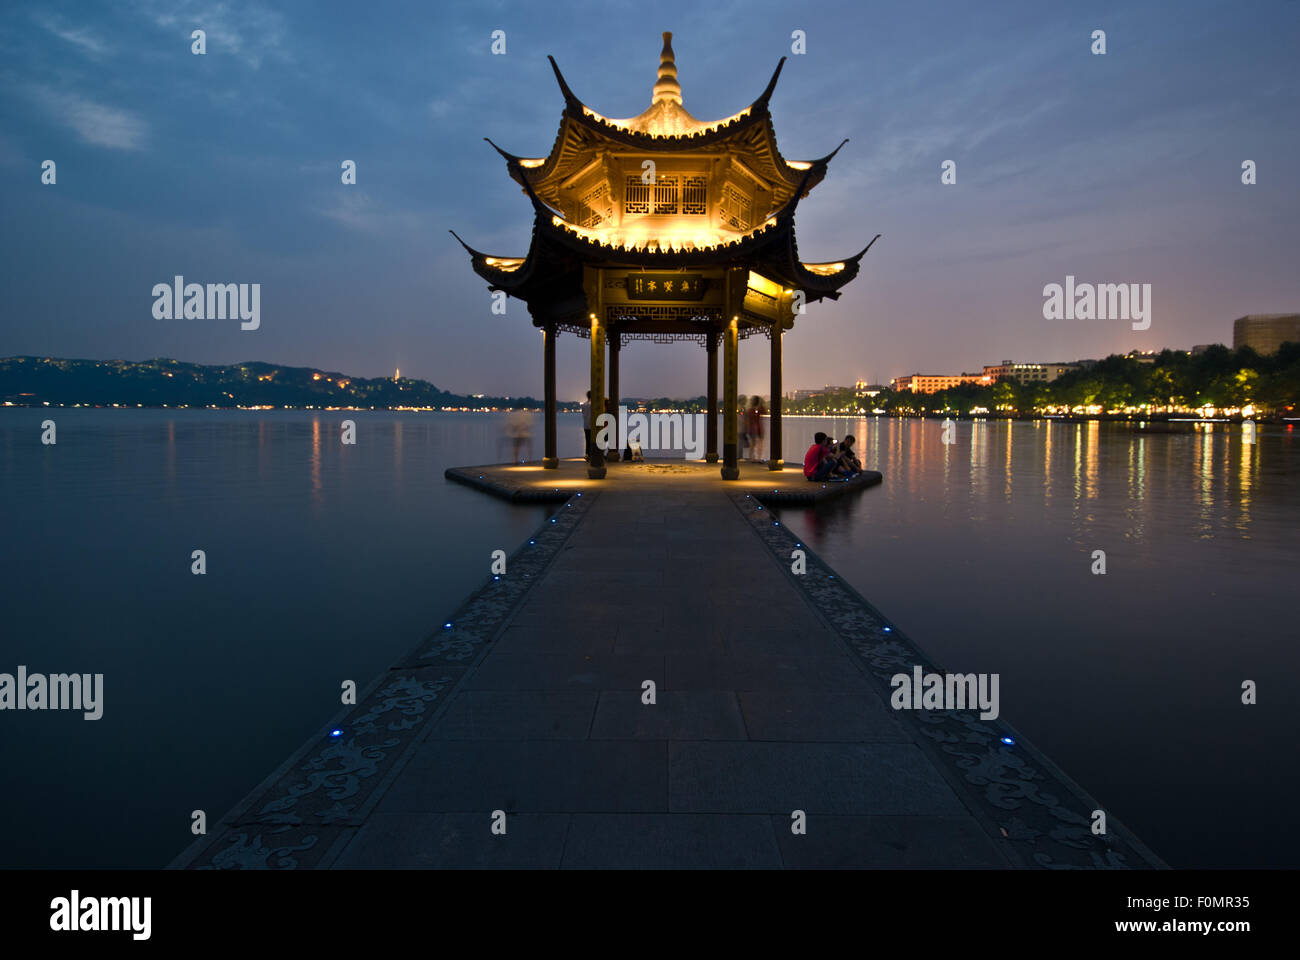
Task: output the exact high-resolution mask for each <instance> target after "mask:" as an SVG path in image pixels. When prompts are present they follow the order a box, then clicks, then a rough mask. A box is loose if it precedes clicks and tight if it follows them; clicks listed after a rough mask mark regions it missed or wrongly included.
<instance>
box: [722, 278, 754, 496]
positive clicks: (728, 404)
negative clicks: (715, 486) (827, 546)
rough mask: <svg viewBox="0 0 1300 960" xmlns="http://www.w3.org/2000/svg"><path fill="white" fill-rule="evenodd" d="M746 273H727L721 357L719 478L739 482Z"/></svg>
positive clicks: (747, 283)
mask: <svg viewBox="0 0 1300 960" xmlns="http://www.w3.org/2000/svg"><path fill="white" fill-rule="evenodd" d="M748 278H749V271H748V270H746V269H744V268H743V267H732V268H730V269H728V270H727V275H726V278H725V279H724V281H723V282H724V283H725V284H726V295H725V302H726V307H727V312H726V314H725V318H726V321H727V329H726V333H725V336H726V343H725V345H724V349H723V354H722V479H723V480H739V479H740V466H739V464H738V463H737V456H738V454H739V444H738V440H739V433H740V430H739V427H738V424H737V422H736V419H737V417H738V416H739V413H740V408H739V405H738V398H737V396H736V394H737V392H738V391H739V389H740V311H741V309H742V308H743V306H744V302H745V288H746V287H747V286H749V279H748Z"/></svg>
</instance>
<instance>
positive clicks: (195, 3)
mask: <svg viewBox="0 0 1300 960" xmlns="http://www.w3.org/2000/svg"><path fill="white" fill-rule="evenodd" d="M140 5H141V7H142V8H143V9H144V10H145V13H146V16H148V17H150V19H152V20H153V22H154V23H155V24H156V25H157V26H159V27H162V28H164V29H167V30H175V29H180V30H182V31H183V33H184V35H185V37H187V38H188V37H189V36H190V33H191V32H192V31H194V30H202V31H204V33H205V34H206V37H207V51H208V53H209V54H214V53H229V54H233V55H234V56H236V57H239V59H241V60H243V61H244V62H245V63H247V64H248V65H249V66H250V67H252V68H253V69H254V70H256V69H257V68H258V67H260V66H261V65H262V61H263V60H266V59H278V60H284V61H291V60H292V59H293V58H292V57H291V56H290V55H289V53H288V51H287V50H286V49H285V47H284V46H283V44H282V41H283V39H284V36H285V34H286V32H287V28H286V26H285V22H284V18H283V17H282V16H281V15H280V14H279V13H278V12H276V11H275V10H272V9H270V8H268V7H262V6H258V5H257V4H251V3H245V4H232V3H224V2H222V3H209V2H204V0H162V2H159V0H143V2H142V3H141V4H140Z"/></svg>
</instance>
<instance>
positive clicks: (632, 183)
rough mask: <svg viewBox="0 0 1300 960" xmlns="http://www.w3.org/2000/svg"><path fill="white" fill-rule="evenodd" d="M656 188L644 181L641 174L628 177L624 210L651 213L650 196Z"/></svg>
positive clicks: (626, 211)
mask: <svg viewBox="0 0 1300 960" xmlns="http://www.w3.org/2000/svg"><path fill="white" fill-rule="evenodd" d="M653 190H654V188H653V187H652V186H651V185H650V184H648V183H642V182H641V178H640V177H639V176H632V177H628V178H627V187H626V189H625V190H624V193H623V212H624V213H649V212H650V197H651V192H652V191H653Z"/></svg>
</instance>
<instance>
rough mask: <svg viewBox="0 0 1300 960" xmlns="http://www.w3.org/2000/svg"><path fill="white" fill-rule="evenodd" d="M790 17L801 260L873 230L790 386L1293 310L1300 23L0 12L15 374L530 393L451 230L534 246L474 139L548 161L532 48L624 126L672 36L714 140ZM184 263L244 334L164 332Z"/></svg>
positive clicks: (848, 15)
mask: <svg viewBox="0 0 1300 960" xmlns="http://www.w3.org/2000/svg"><path fill="white" fill-rule="evenodd" d="M196 28H202V29H204V30H206V31H207V53H206V55H204V56H195V55H193V54H191V53H190V44H191V40H190V33H191V31H192V30H194V29H196ZM498 29H500V30H504V31H506V37H507V53H506V55H505V56H493V55H492V54H491V53H490V43H491V34H492V32H493V31H494V30H498ZM796 29H799V30H803V31H805V33H806V35H807V53H806V54H805V55H802V56H791V57H790V59H789V61H788V62H787V64H786V68H785V70H784V72H783V73H782V77H781V81H780V84H779V85H778V87H777V90H776V94H775V96H774V97H773V99H772V103H771V109H772V114H773V118H774V123H775V127H776V132H777V137H778V142H779V143H780V146H781V150H782V153H783V154H784V155H785V156H786V157H787V158H788V159H795V160H801V159H812V158H815V157H819V156H822V155H823V154H825V153H828V152H829V151H830V150H832V149H833V148H834V147H835V145H836V144H838V143H839V142H840V140H841V139H843V138H844V137H848V138H850V141H849V143H848V144H847V145H846V146H845V147H844V149H843V150H842V151H841V152H840V154H839V155H838V156H837V157H836V158H835V160H834V161H833V162H832V164H831V167H830V172H829V174H828V176H827V178H826V180H825V182H823V183H822V184H821V185H820V186H819V187H817V189H816V190H814V191H813V193H812V194H811V196H810V197H809V198H808V199H807V200H805V201H804V202H803V203H802V204H801V205H800V207H799V212H798V216H797V218H796V223H797V228H798V235H799V240H800V253H801V255H802V256H803V258H804V259H806V260H831V259H835V258H837V257H842V256H847V255H849V254H852V253H854V252H856V251H857V250H859V249H860V248H861V247H862V246H863V245H864V244H865V243H866V242H867V241H868V240H869V239H870V238H871V237H872V236H874V235H875V234H876V233H881V234H883V236H882V237H881V239H880V240H879V241H878V242H877V243H876V245H875V246H874V247H873V248H872V250H871V252H870V253H869V254H867V256H866V258H865V259H864V261H863V267H862V272H861V273H860V275H859V276H858V278H857V279H856V280H855V281H854V282H853V283H851V284H850V285H849V286H848V288H847V290H846V292H845V294H844V296H843V297H842V298H841V300H840V301H839V302H838V303H832V302H829V301H828V302H826V303H823V304H814V305H812V306H810V308H809V311H808V314H807V315H806V316H804V317H802V318H800V319H799V321H798V323H797V324H796V326H795V329H794V330H793V332H792V333H791V334H789V335H787V336H786V338H785V362H786V376H785V383H786V388H787V389H794V388H796V387H815V386H822V385H824V384H828V383H830V384H844V383H852V382H853V380H855V379H856V378H858V377H864V378H867V379H870V380H874V381H881V380H886V379H887V378H889V377H891V376H896V375H901V374H904V373H911V372H914V371H920V372H925V373H955V372H958V371H962V370H978V369H979V367H980V366H981V365H983V364H985V363H996V362H999V361H1001V360H1017V361H1042V360H1070V359H1077V358H1081V357H1099V356H1104V355H1105V354H1107V353H1112V352H1125V351H1128V350H1131V349H1154V348H1160V347H1164V346H1172V347H1182V348H1187V347H1190V346H1192V345H1193V344H1196V343H1208V342H1229V343H1230V342H1231V321H1232V319H1233V318H1234V317H1237V316H1240V315H1242V314H1245V313H1266V312H1283V311H1285V312H1292V311H1296V310H1300V269H1297V263H1298V262H1300V257H1297V252H1298V251H1300V240H1297V236H1298V234H1297V229H1296V227H1297V223H1300V188H1297V181H1296V157H1297V156H1298V155H1300V150H1298V149H1297V148H1298V147H1300V133H1298V124H1297V118H1300V64H1298V63H1297V58H1296V50H1297V49H1300V3H1297V2H1294V0H1274V2H1258V3H1250V4H1240V3H1205V2H1196V0H1185V2H1179V3H1177V4H1171V3H1134V2H1120V3H1088V4H1070V5H1067V4H1055V3H1051V4H1045V3H1042V2H1041V0H1039V2H1027V3H978V4H974V3H970V2H968V0H954V2H909V3H898V4H884V3H880V4H877V3H872V4H866V3H861V2H848V3H828V2H819V0H813V2H811V3H804V4H793V3H789V2H781V3H767V2H762V0H746V2H743V3H742V2H726V0H723V2H710V3H701V2H699V0H691V2H687V3H676V2H659V3H654V4H645V3H627V2H604V0H602V2H592V3H565V2H549V3H492V2H484V0H474V2H466V3H455V2H438V3H432V2H411V3H389V2H379V0H375V2H367V3H346V4H343V3H297V2H292V3H291V2H284V3H280V2H277V3H248V2H242V0H229V2H209V0H157V2H154V0H123V2H121V3H115V4H111V5H109V4H105V5H103V6H102V7H93V6H92V5H89V4H85V3H58V2H53V3H51V2H43V3H40V4H25V3H8V4H6V5H5V9H4V11H3V13H0V80H2V81H3V83H2V85H0V183H2V184H3V186H0V215H2V216H3V222H4V227H5V228H4V230H3V233H2V234H0V256H3V262H4V265H5V266H4V269H3V272H0V293H3V298H4V306H3V310H2V311H0V355H3V356H8V355H14V354H39V355H48V356H66V357H90V358H97V359H99V358H122V359H132V360H139V359H145V358H148V357H155V356H168V357H175V358H177V359H180V360H188V361H195V362H200V363H227V362H236V361H243V360H266V361H270V362H275V363H282V364H287V365H294V366H318V367H323V368H326V369H331V370H339V371H343V372H346V373H349V374H352V375H354V376H380V375H391V374H392V372H393V368H394V367H399V366H400V367H401V369H402V373H403V375H407V376H415V377H421V378H425V379H429V380H432V381H433V382H435V383H436V384H438V385H439V386H440V387H443V388H446V389H451V390H456V391H461V392H476V393H489V394H516V395H517V394H524V393H531V394H533V395H534V396H537V395H540V393H541V337H540V335H539V334H538V333H537V332H536V331H535V330H534V328H533V327H532V325H531V323H530V321H529V318H528V316H527V312H526V308H525V307H524V305H523V304H521V303H519V302H518V301H511V302H510V305H509V312H508V313H507V315H506V316H504V317H502V316H494V315H493V314H492V313H491V312H490V300H489V295H488V292H487V289H486V286H485V284H484V283H483V281H481V280H480V279H479V278H478V277H477V276H475V275H474V273H473V272H472V271H471V270H470V268H469V263H468V258H467V257H466V256H465V254H464V252H463V251H462V250H461V248H460V247H459V245H457V244H456V242H455V240H454V239H453V238H452V237H451V236H450V235H449V234H448V233H447V230H448V228H453V229H455V230H456V232H457V233H459V234H460V235H461V236H462V237H464V238H465V239H466V241H467V242H468V243H470V244H471V245H473V246H476V247H478V248H479V249H482V250H486V251H488V252H490V253H496V254H501V255H513V256H523V255H524V254H525V253H526V252H527V249H528V241H529V232H530V227H531V218H532V214H531V209H530V207H529V204H528V201H527V199H526V198H525V197H524V196H523V194H522V193H521V192H520V190H519V188H518V186H517V185H515V184H514V183H513V182H512V181H511V180H510V179H509V177H508V176H507V174H506V171H505V165H504V163H503V162H502V161H501V160H500V158H499V157H498V156H497V154H496V153H495V152H493V151H492V149H491V148H490V147H489V146H488V145H487V144H485V143H484V142H483V140H482V138H483V137H484V136H488V137H491V138H492V139H493V140H495V141H496V142H497V143H499V144H500V145H501V146H502V147H504V148H505V149H507V150H510V151H512V152H514V153H518V154H522V155H525V156H541V155H544V154H546V153H547V152H548V151H549V150H550V147H551V144H552V142H553V140H554V137H555V133H556V130H557V128H558V125H559V118H560V111H561V109H562V107H563V100H562V98H561V96H560V93H559V90H558V89H557V87H556V85H555V82H554V79H553V78H552V76H551V72H550V67H549V65H548V64H547V62H546V55H547V54H548V53H549V54H553V55H554V56H555V58H556V60H557V61H558V62H559V64H560V66H561V68H562V69H563V70H564V73H565V76H566V79H567V80H568V81H569V84H570V85H571V86H572V87H573V89H574V91H575V92H576V93H577V95H578V96H579V97H581V98H582V99H583V100H585V101H586V102H587V103H588V104H589V105H590V106H592V107H593V108H594V109H595V110H597V111H598V112H600V113H602V114H604V115H605V116H615V117H627V116H633V115H635V114H637V113H640V112H641V111H642V110H643V109H644V108H645V107H646V106H648V104H649V102H650V89H651V86H652V84H653V82H654V79H655V70H656V67H657V66H658V53H659V48H660V45H661V41H660V36H659V35H660V32H661V31H663V30H671V31H673V34H674V40H673V46H674V48H675V50H676V54H677V66H678V76H679V79H680V81H681V84H682V90H683V97H684V101H685V106H686V108H687V109H688V110H690V111H691V112H692V113H693V114H694V115H695V116H696V117H698V118H700V119H706V120H712V119H717V118H720V117H724V116H728V115H730V114H732V113H734V112H736V111H737V110H740V109H741V108H743V107H744V106H746V105H748V104H749V103H750V102H751V101H752V100H753V99H754V98H755V97H757V96H758V94H759V93H760V92H761V91H762V89H763V86H764V85H765V84H766V82H767V79H768V77H769V76H770V75H771V72H772V69H773V68H774V66H775V65H776V62H777V60H778V59H779V58H780V57H781V56H782V55H783V54H790V53H791V48H790V45H791V40H790V36H791V32H792V31H793V30H796ZM1095 29H1103V30H1105V31H1106V45H1107V53H1106V55H1105V56H1094V55H1092V54H1091V52H1090V46H1091V42H1092V41H1091V39H1090V34H1091V33H1092V31H1093V30H1095ZM44 160H54V161H55V162H56V164H57V178H58V179H57V183H56V184H55V185H52V186H47V185H42V184H41V163H42V161H44ZM343 160H354V161H356V164H357V184H356V185H355V186H344V185H342V184H341V183H340V164H341V162H342V161H343ZM945 160H953V161H955V162H956V165H957V183H956V185H953V186H945V185H942V184H941V183H940V174H941V164H942V163H943V162H944V161H945ZM1243 160H1253V161H1255V163H1256V164H1257V170H1258V173H1257V176H1258V183H1257V184H1256V185H1254V186H1245V185H1243V184H1242V183H1241V164H1242V161H1243ZM176 274H181V275H183V276H184V277H185V278H186V279H187V281H195V282H200V283H209V282H213V283H216V282H245V283H252V282H258V283H261V285H262V293H261V297H262V299H261V317H262V320H261V327H260V329H258V330H256V331H241V330H240V329H239V324H238V322H236V321H219V320H155V319H154V318H153V316H152V305H153V298H152V295H151V290H152V287H153V285H154V284H155V283H159V282H170V280H171V278H172V277H173V276H174V275H176ZM1067 274H1069V275H1073V276H1074V277H1075V278H1076V281H1078V282H1092V283H1107V282H1129V283H1150V284H1151V285H1152V301H1153V303H1152V306H1153V311H1152V323H1151V327H1150V329H1149V330H1146V331H1142V332H1136V331H1133V330H1132V328H1131V325H1130V324H1129V323H1128V322H1127V321H1125V320H1053V321H1049V320H1044V319H1043V294H1042V289H1043V286H1044V285H1045V284H1048V283H1064V281H1065V277H1066V275H1067ZM586 349H587V343H586V341H583V340H578V339H577V338H574V337H562V338H561V339H560V341H559V378H560V382H559V392H560V395H561V397H562V398H566V399H577V398H579V397H580V395H581V393H582V390H583V389H584V387H583V381H584V379H585V377H586ZM766 364H767V358H766V341H765V340H763V339H762V338H756V339H755V340H753V341H751V342H749V343H746V344H742V346H741V390H742V391H744V392H746V393H753V392H757V391H761V392H766V389H767V366H766ZM703 391H704V352H703V350H701V349H700V348H698V347H695V346H693V345H675V346H659V345H651V344H645V343H637V344H633V345H631V346H630V347H628V348H625V349H624V352H623V364H622V392H623V394H624V395H625V396H637V395H644V396H660V395H670V396H671V395H679V396H686V395H691V396H694V395H698V394H700V393H703Z"/></svg>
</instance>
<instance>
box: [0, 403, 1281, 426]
mask: <svg viewBox="0 0 1300 960" xmlns="http://www.w3.org/2000/svg"><path fill="white" fill-rule="evenodd" d="M5 409H9V410H186V411H189V410H200V411H208V412H212V413H260V412H267V411H270V412H275V413H283V412H295V413H479V414H492V413H498V414H499V413H510V412H512V411H518V412H521V413H535V414H539V415H540V414H542V413H543V412H544V411H543V409H542V408H541V407H540V406H538V407H292V406H284V407H279V406H239V405H235V406H207V407H200V406H169V405H167V404H143V403H136V404H118V403H113V404H88V403H51V402H46V401H41V402H39V403H15V402H12V401H8V400H6V401H4V402H3V403H0V410H5ZM556 412H557V413H567V414H574V415H576V414H578V413H581V409H580V408H579V405H578V404H576V403H570V406H568V407H565V406H564V405H563V404H561V405H560V406H559V407H558V409H557V411H556ZM644 412H646V413H670V414H671V413H681V414H690V413H698V412H699V411H696V410H691V409H686V408H672V407H659V408H655V409H654V410H646V411H644ZM719 416H721V411H719ZM763 419H764V420H771V417H770V415H767V414H764V416H763ZM781 419H782V420H882V419H884V420H937V421H940V422H942V421H944V420H948V419H951V420H954V421H962V422H968V423H980V422H985V421H992V420H1025V421H1038V420H1046V421H1049V422H1061V423H1085V422H1089V423H1124V424H1133V425H1138V426H1141V425H1143V424H1159V425H1161V426H1164V425H1167V424H1178V425H1179V427H1180V429H1182V428H1190V427H1194V426H1195V425H1197V424H1207V423H1231V424H1235V425H1237V426H1240V425H1241V424H1242V423H1243V422H1244V421H1245V420H1247V419H1250V420H1252V421H1253V422H1255V423H1273V424H1282V423H1287V424H1290V423H1296V422H1300V417H1280V416H1255V417H1249V418H1248V417H1242V416H1240V415H1235V416H1231V417H1198V416H1189V415H1188V414H1185V413H1182V414H1174V413H1169V414H1163V413H1162V414H1149V415H1146V416H1143V415H1139V414H1123V413H1076V414H1059V413H1050V414H1039V413H997V414H994V413H981V414H973V415H972V414H966V413H949V414H938V413H926V414H919V413H845V412H841V413H784V414H782V415H781ZM1174 432H1177V431H1174Z"/></svg>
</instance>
